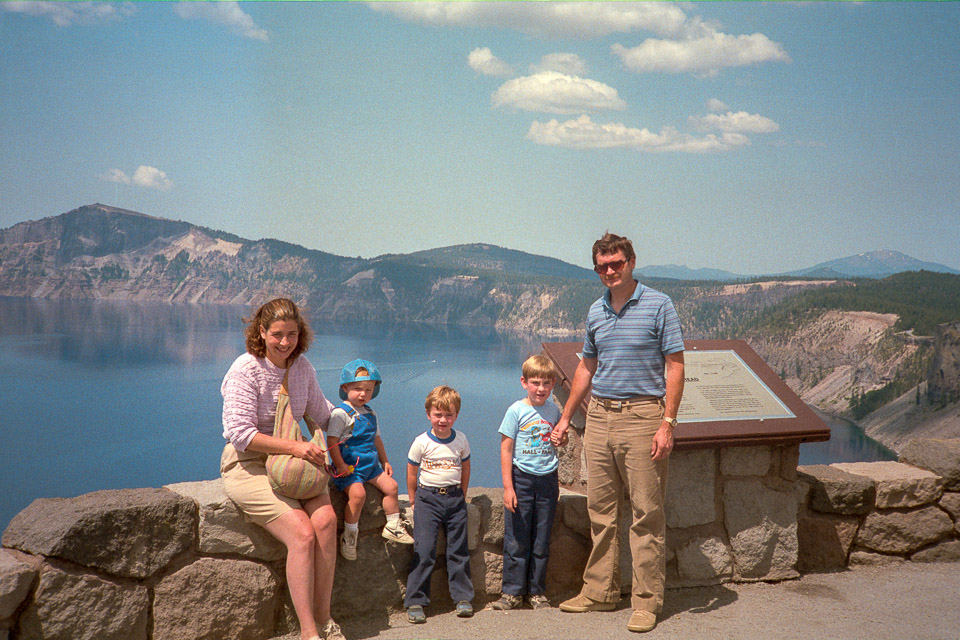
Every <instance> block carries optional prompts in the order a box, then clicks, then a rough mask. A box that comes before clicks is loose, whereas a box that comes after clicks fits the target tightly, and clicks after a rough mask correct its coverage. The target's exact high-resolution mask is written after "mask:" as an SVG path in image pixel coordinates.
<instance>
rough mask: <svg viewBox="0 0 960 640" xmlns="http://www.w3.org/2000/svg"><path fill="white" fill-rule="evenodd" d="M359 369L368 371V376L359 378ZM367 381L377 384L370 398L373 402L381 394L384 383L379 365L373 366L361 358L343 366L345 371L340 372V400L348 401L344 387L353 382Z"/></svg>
mask: <svg viewBox="0 0 960 640" xmlns="http://www.w3.org/2000/svg"><path fill="white" fill-rule="evenodd" d="M357 369H366V370H367V375H365V376H363V375H360V376H358V375H357ZM366 380H373V381H374V382H376V384H375V385H373V395H372V396H370V399H371V400H373V399H374V398H376V397H377V394H379V393H380V383H382V382H383V378H381V377H380V371H378V370H377V365H375V364H373V363H372V362H370V361H369V360H361V359H360V358H357V359H356V360H351V361H350V362H348V363H347V364H345V365H343V369H341V370H340V399H341V400H346V399H347V392H346V391H344V389H343V385H345V384H349V383H351V382H364V381H366Z"/></svg>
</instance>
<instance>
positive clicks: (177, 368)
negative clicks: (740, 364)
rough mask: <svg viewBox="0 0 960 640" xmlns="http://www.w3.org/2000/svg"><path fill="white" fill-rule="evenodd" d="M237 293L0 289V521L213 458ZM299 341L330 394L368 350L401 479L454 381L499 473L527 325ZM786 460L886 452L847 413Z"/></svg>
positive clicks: (334, 333)
mask: <svg viewBox="0 0 960 640" xmlns="http://www.w3.org/2000/svg"><path fill="white" fill-rule="evenodd" d="M249 311H250V310H249V309H247V308H244V307H225V306H194V305H165V304H136V303H111V302H93V301H44V300H33V299H25V298H3V297H0V407H2V410H0V454H2V463H0V530H2V529H3V528H5V527H6V525H7V524H8V523H9V521H10V519H11V518H12V517H13V516H14V515H16V513H17V512H18V511H20V510H21V509H23V508H24V507H26V506H27V505H28V504H30V502H31V501H32V500H34V499H35V498H40V497H71V496H76V495H79V494H82V493H87V492H89V491H96V490H100V489H120V488H131V487H159V486H162V485H164V484H170V483H173V482H184V481H192V480H209V479H213V478H216V477H217V476H218V474H219V469H218V464H219V460H220V451H221V449H222V448H223V439H222V435H221V426H220V411H221V403H222V400H221V397H220V382H221V380H222V379H223V375H224V373H226V371H227V369H228V368H229V366H230V364H231V363H232V362H233V360H234V359H235V358H236V357H237V355H239V354H240V353H241V352H242V351H243V339H242V335H241V330H242V323H241V321H240V318H241V317H242V316H243V315H245V314H247V313H249ZM313 328H314V330H315V331H316V333H317V337H316V339H315V341H314V343H313V345H312V346H311V347H310V350H309V352H308V353H307V357H308V358H309V360H310V361H311V362H312V363H313V365H314V367H316V369H317V375H318V378H319V380H320V387H321V389H323V392H324V393H325V394H326V395H327V397H328V398H331V399H333V401H334V402H338V400H336V398H337V382H338V379H339V373H340V367H342V366H343V364H344V363H346V362H348V361H350V360H353V359H354V358H358V357H360V358H366V359H368V360H372V361H373V362H374V363H376V364H377V366H378V367H379V368H380V370H381V373H382V374H383V377H384V384H383V387H382V391H381V393H380V395H379V397H378V398H377V399H376V401H374V402H373V403H372V405H373V406H374V407H375V408H376V410H377V413H378V414H379V415H380V419H381V425H382V435H383V440H384V444H385V446H386V449H387V454H388V456H389V458H390V461H391V463H393V464H394V465H395V466H396V469H397V478H398V480H399V481H400V484H401V491H403V484H404V482H405V480H404V475H403V474H404V473H405V461H406V454H407V449H408V448H409V446H410V442H411V441H412V440H413V438H414V437H415V436H416V435H417V434H418V433H421V432H422V431H423V430H424V429H425V428H426V426H427V424H428V423H427V422H426V418H425V416H424V410H423V399H424V398H425V397H426V394H427V392H428V391H429V390H430V389H431V388H433V387H434V386H436V385H437V384H449V385H451V386H453V387H455V388H456V389H457V390H459V391H460V393H461V395H462V396H463V407H462V409H461V412H460V417H459V419H458V421H457V424H456V427H455V428H457V429H462V430H463V431H464V432H465V433H466V434H467V435H468V437H469V438H470V443H471V446H472V450H473V454H472V460H473V465H472V478H471V485H473V486H487V487H498V486H500V457H499V443H500V439H499V437H498V436H497V434H496V432H497V428H498V427H499V425H500V419H501V418H502V417H503V412H504V411H505V410H506V408H507V407H508V406H509V405H510V403H511V402H513V401H514V400H517V399H519V398H521V397H522V396H523V390H522V389H521V387H520V383H519V378H520V370H519V367H520V363H521V362H522V361H523V359H524V358H525V357H526V356H527V355H529V354H531V353H537V352H539V350H540V339H539V338H537V337H534V336H529V337H522V336H514V335H503V334H498V333H496V332H494V331H485V330H480V329H477V330H471V329H462V328H449V329H448V328H429V327H413V328H410V327H385V326H380V325H374V326H349V327H345V326H328V325H317V326H314V327H313ZM800 450H801V453H800V456H801V464H823V463H829V462H838V461H848V462H849V461H867V460H880V459H891V457H892V456H891V453H890V452H889V451H887V450H885V449H883V448H882V447H880V446H879V445H877V443H875V442H874V441H872V440H870V439H869V438H866V437H865V436H864V435H863V433H862V431H859V429H857V428H856V427H855V426H850V425H839V426H838V427H835V430H834V433H833V438H832V439H831V441H830V442H828V443H816V444H805V445H802V446H801V448H800Z"/></svg>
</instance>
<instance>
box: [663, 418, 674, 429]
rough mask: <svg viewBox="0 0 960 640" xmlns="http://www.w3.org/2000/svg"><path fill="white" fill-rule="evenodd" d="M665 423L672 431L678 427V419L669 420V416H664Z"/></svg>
mask: <svg viewBox="0 0 960 640" xmlns="http://www.w3.org/2000/svg"><path fill="white" fill-rule="evenodd" d="M663 421H664V422H666V423H667V424H669V425H670V428H671V429H675V428H676V427H677V419H676V418H668V417H667V416H663Z"/></svg>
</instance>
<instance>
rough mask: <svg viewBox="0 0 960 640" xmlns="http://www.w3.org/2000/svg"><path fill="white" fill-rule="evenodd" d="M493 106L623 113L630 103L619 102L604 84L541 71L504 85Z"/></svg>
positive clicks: (569, 112) (611, 90) (530, 109)
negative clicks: (615, 111)
mask: <svg viewBox="0 0 960 640" xmlns="http://www.w3.org/2000/svg"><path fill="white" fill-rule="evenodd" d="M493 106H495V107H502V106H508V107H514V108H516V109H523V110H524V111H543V112H547V113H561V114H572V113H583V112H584V111H590V112H592V111H601V110H608V109H613V110H617V111H622V110H623V109H626V107H627V103H626V102H624V101H623V100H621V99H620V97H619V96H618V95H617V90H616V89H614V88H613V87H611V86H608V85H605V84H603V83H602V82H597V81H595V80H587V79H586V78H578V77H576V76H568V75H564V74H562V73H557V72H556V71H541V72H540V73H536V74H534V75H532V76H524V77H522V78H514V79H513V80H508V81H507V82H505V83H504V84H503V85H501V87H500V88H499V89H497V90H496V91H495V92H494V93H493Z"/></svg>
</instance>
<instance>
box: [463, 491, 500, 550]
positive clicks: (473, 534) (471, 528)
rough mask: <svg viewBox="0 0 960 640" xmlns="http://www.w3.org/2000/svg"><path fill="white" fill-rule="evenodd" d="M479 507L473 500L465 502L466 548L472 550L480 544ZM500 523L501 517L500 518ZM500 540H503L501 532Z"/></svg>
mask: <svg viewBox="0 0 960 640" xmlns="http://www.w3.org/2000/svg"><path fill="white" fill-rule="evenodd" d="M480 518H481V512H480V507H479V506H477V504H476V503H475V502H468V503H467V548H468V549H470V551H474V550H475V549H476V548H477V547H479V546H480ZM500 522H501V524H502V523H503V517H502V516H501V518H500ZM500 540H501V541H502V540H503V534H502V533H501V534H500Z"/></svg>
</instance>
